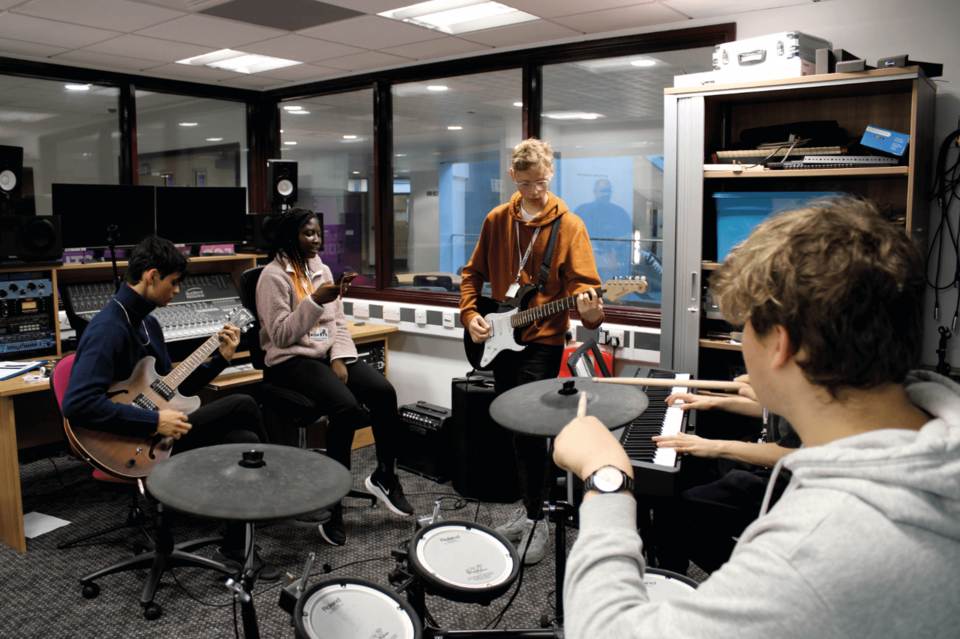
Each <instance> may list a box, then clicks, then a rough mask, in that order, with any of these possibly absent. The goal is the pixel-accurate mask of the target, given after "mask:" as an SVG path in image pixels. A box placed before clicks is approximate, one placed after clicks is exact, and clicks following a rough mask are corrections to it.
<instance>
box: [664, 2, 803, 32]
mask: <svg viewBox="0 0 960 639" xmlns="http://www.w3.org/2000/svg"><path fill="white" fill-rule="evenodd" d="M662 2H663V4H665V5H666V6H668V7H670V8H671V9H676V10H677V11H679V12H680V13H682V14H684V15H688V16H690V17H691V18H694V19H696V18H716V17H719V16H728V15H730V14H732V13H745V12H748V11H761V10H763V9H775V8H777V7H789V6H794V5H798V4H810V3H811V2H814V0H740V2H737V3H736V4H726V3H723V2H716V1H715V0H662ZM771 31H776V29H771Z"/></svg>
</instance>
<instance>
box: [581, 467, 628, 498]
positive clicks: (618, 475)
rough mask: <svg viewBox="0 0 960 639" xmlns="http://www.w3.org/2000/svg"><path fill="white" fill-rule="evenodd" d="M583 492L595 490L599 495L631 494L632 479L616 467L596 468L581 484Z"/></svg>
mask: <svg viewBox="0 0 960 639" xmlns="http://www.w3.org/2000/svg"><path fill="white" fill-rule="evenodd" d="M583 490H584V492H587V491H591V490H596V491H599V492H601V493H618V492H620V491H621V490H628V491H630V492H633V478H632V477H630V475H628V474H626V473H625V472H623V471H622V470H620V469H619V468H617V467H616V466H604V467H602V468H598V469H597V470H595V471H594V472H593V474H592V475H590V476H589V477H587V479H586V480H585V481H584V482H583Z"/></svg>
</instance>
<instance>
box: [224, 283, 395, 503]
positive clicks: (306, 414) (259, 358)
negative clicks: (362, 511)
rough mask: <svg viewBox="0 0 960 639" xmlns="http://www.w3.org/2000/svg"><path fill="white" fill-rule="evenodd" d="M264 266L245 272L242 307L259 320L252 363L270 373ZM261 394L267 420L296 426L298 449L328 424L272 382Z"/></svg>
mask: <svg viewBox="0 0 960 639" xmlns="http://www.w3.org/2000/svg"><path fill="white" fill-rule="evenodd" d="M263 269H264V267H263V266H257V267H255V268H252V269H249V270H247V271H244V272H243V273H242V274H241V275H240V287H239V288H240V290H239V293H240V303H241V304H243V306H244V307H245V308H246V309H247V310H249V311H250V312H251V313H253V315H254V316H255V317H257V320H256V323H255V325H254V326H253V328H252V329H251V330H250V331H249V333H248V334H249V335H250V360H251V362H252V363H253V367H254V368H256V369H257V370H266V368H267V366H266V362H265V357H266V356H265V354H264V352H263V349H262V348H261V347H260V330H261V329H260V319H259V315H258V313H257V282H259V281H260V275H261V273H263ZM257 394H258V397H259V399H260V406H261V408H262V409H263V412H264V414H265V417H266V416H268V415H269V416H273V417H275V418H276V419H277V421H278V422H279V423H281V424H289V425H291V426H295V427H296V428H297V429H298V430H299V433H298V447H299V448H302V449H304V450H306V449H307V448H308V446H307V429H308V428H310V427H312V426H318V427H319V426H320V425H322V424H324V423H326V422H327V416H326V415H325V414H324V410H323V408H322V407H320V406H317V404H316V403H315V402H314V401H313V400H312V399H310V398H309V397H307V396H306V395H303V394H301V393H298V392H296V391H293V390H290V389H289V388H283V387H282V386H277V385H274V384H271V383H269V382H266V381H264V382H262V383H261V384H260V385H259V386H258V388H257ZM315 450H317V452H320V453H326V450H324V449H315ZM347 497H356V498H357V499H366V500H369V501H370V506H371V507H376V505H377V498H376V496H375V495H372V494H370V493H368V492H364V491H362V490H352V489H351V490H350V492H349V493H347Z"/></svg>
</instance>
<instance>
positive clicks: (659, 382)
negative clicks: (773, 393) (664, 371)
mask: <svg viewBox="0 0 960 639" xmlns="http://www.w3.org/2000/svg"><path fill="white" fill-rule="evenodd" d="M593 381H595V382H601V383H604V384H628V385H630V386H666V387H673V386H679V387H685V388H705V389H709V390H727V391H739V390H740V389H742V388H749V387H750V384H744V383H743V382H725V381H716V380H710V379H663V378H651V377H594V378H593Z"/></svg>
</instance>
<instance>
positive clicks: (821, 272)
mask: <svg viewBox="0 0 960 639" xmlns="http://www.w3.org/2000/svg"><path fill="white" fill-rule="evenodd" d="M711 284H712V286H713V290H714V293H715V295H716V297H717V300H718V302H719V304H720V308H721V310H722V311H723V314H724V317H725V318H726V320H727V321H728V322H730V323H731V324H734V325H736V326H742V325H744V324H745V323H746V322H748V321H749V322H750V325H751V326H752V327H753V329H754V330H755V331H756V332H757V333H758V334H759V335H766V334H767V333H768V332H769V331H770V330H771V329H772V328H773V327H774V326H777V325H779V326H783V327H784V328H785V329H786V330H787V334H788V335H789V336H790V340H791V342H792V344H793V346H794V348H795V349H796V351H797V352H798V353H801V357H798V360H797V363H798V364H799V366H800V368H801V369H802V370H803V372H804V374H805V375H806V377H807V379H808V380H809V381H810V382H811V383H813V384H817V385H819V386H821V387H824V388H826V389H827V390H828V392H829V393H830V395H831V396H832V397H834V398H836V397H837V392H838V391H839V390H840V389H841V388H844V387H847V388H851V387H852V388H858V389H869V388H875V387H877V386H880V385H883V384H886V383H890V382H897V383H899V382H902V381H903V380H904V378H905V377H906V374H907V372H908V371H909V370H910V369H911V368H914V367H916V365H917V364H918V363H919V360H920V349H921V343H922V334H923V330H922V328H923V327H922V321H921V312H922V308H921V306H922V300H923V291H924V285H925V284H924V274H923V260H922V257H921V253H920V251H919V249H918V248H917V246H916V244H915V242H914V241H913V240H911V239H910V238H909V237H908V236H907V234H906V233H905V232H904V230H903V229H902V228H899V227H896V226H894V225H893V224H892V223H891V222H889V221H887V220H885V219H884V218H883V217H881V216H880V214H879V213H878V212H877V208H876V207H875V206H874V205H873V204H872V203H870V202H868V201H865V200H859V199H855V198H852V197H843V198H837V199H830V200H820V201H817V202H813V203H810V204H808V205H806V206H804V207H803V208H800V209H797V210H794V211H791V212H787V213H783V214H780V215H777V216H776V217H773V218H771V219H769V220H766V221H765V222H763V223H762V224H760V225H759V226H758V227H757V228H756V229H754V231H753V233H751V235H750V237H749V238H748V239H747V240H746V241H745V242H744V243H743V244H742V245H741V246H740V247H738V248H737V249H735V250H734V251H733V252H732V253H731V254H730V255H729V256H728V257H727V259H726V261H725V262H724V264H723V265H722V266H721V267H720V269H719V270H718V271H717V272H716V273H714V276H713V277H712V278H711Z"/></svg>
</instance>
